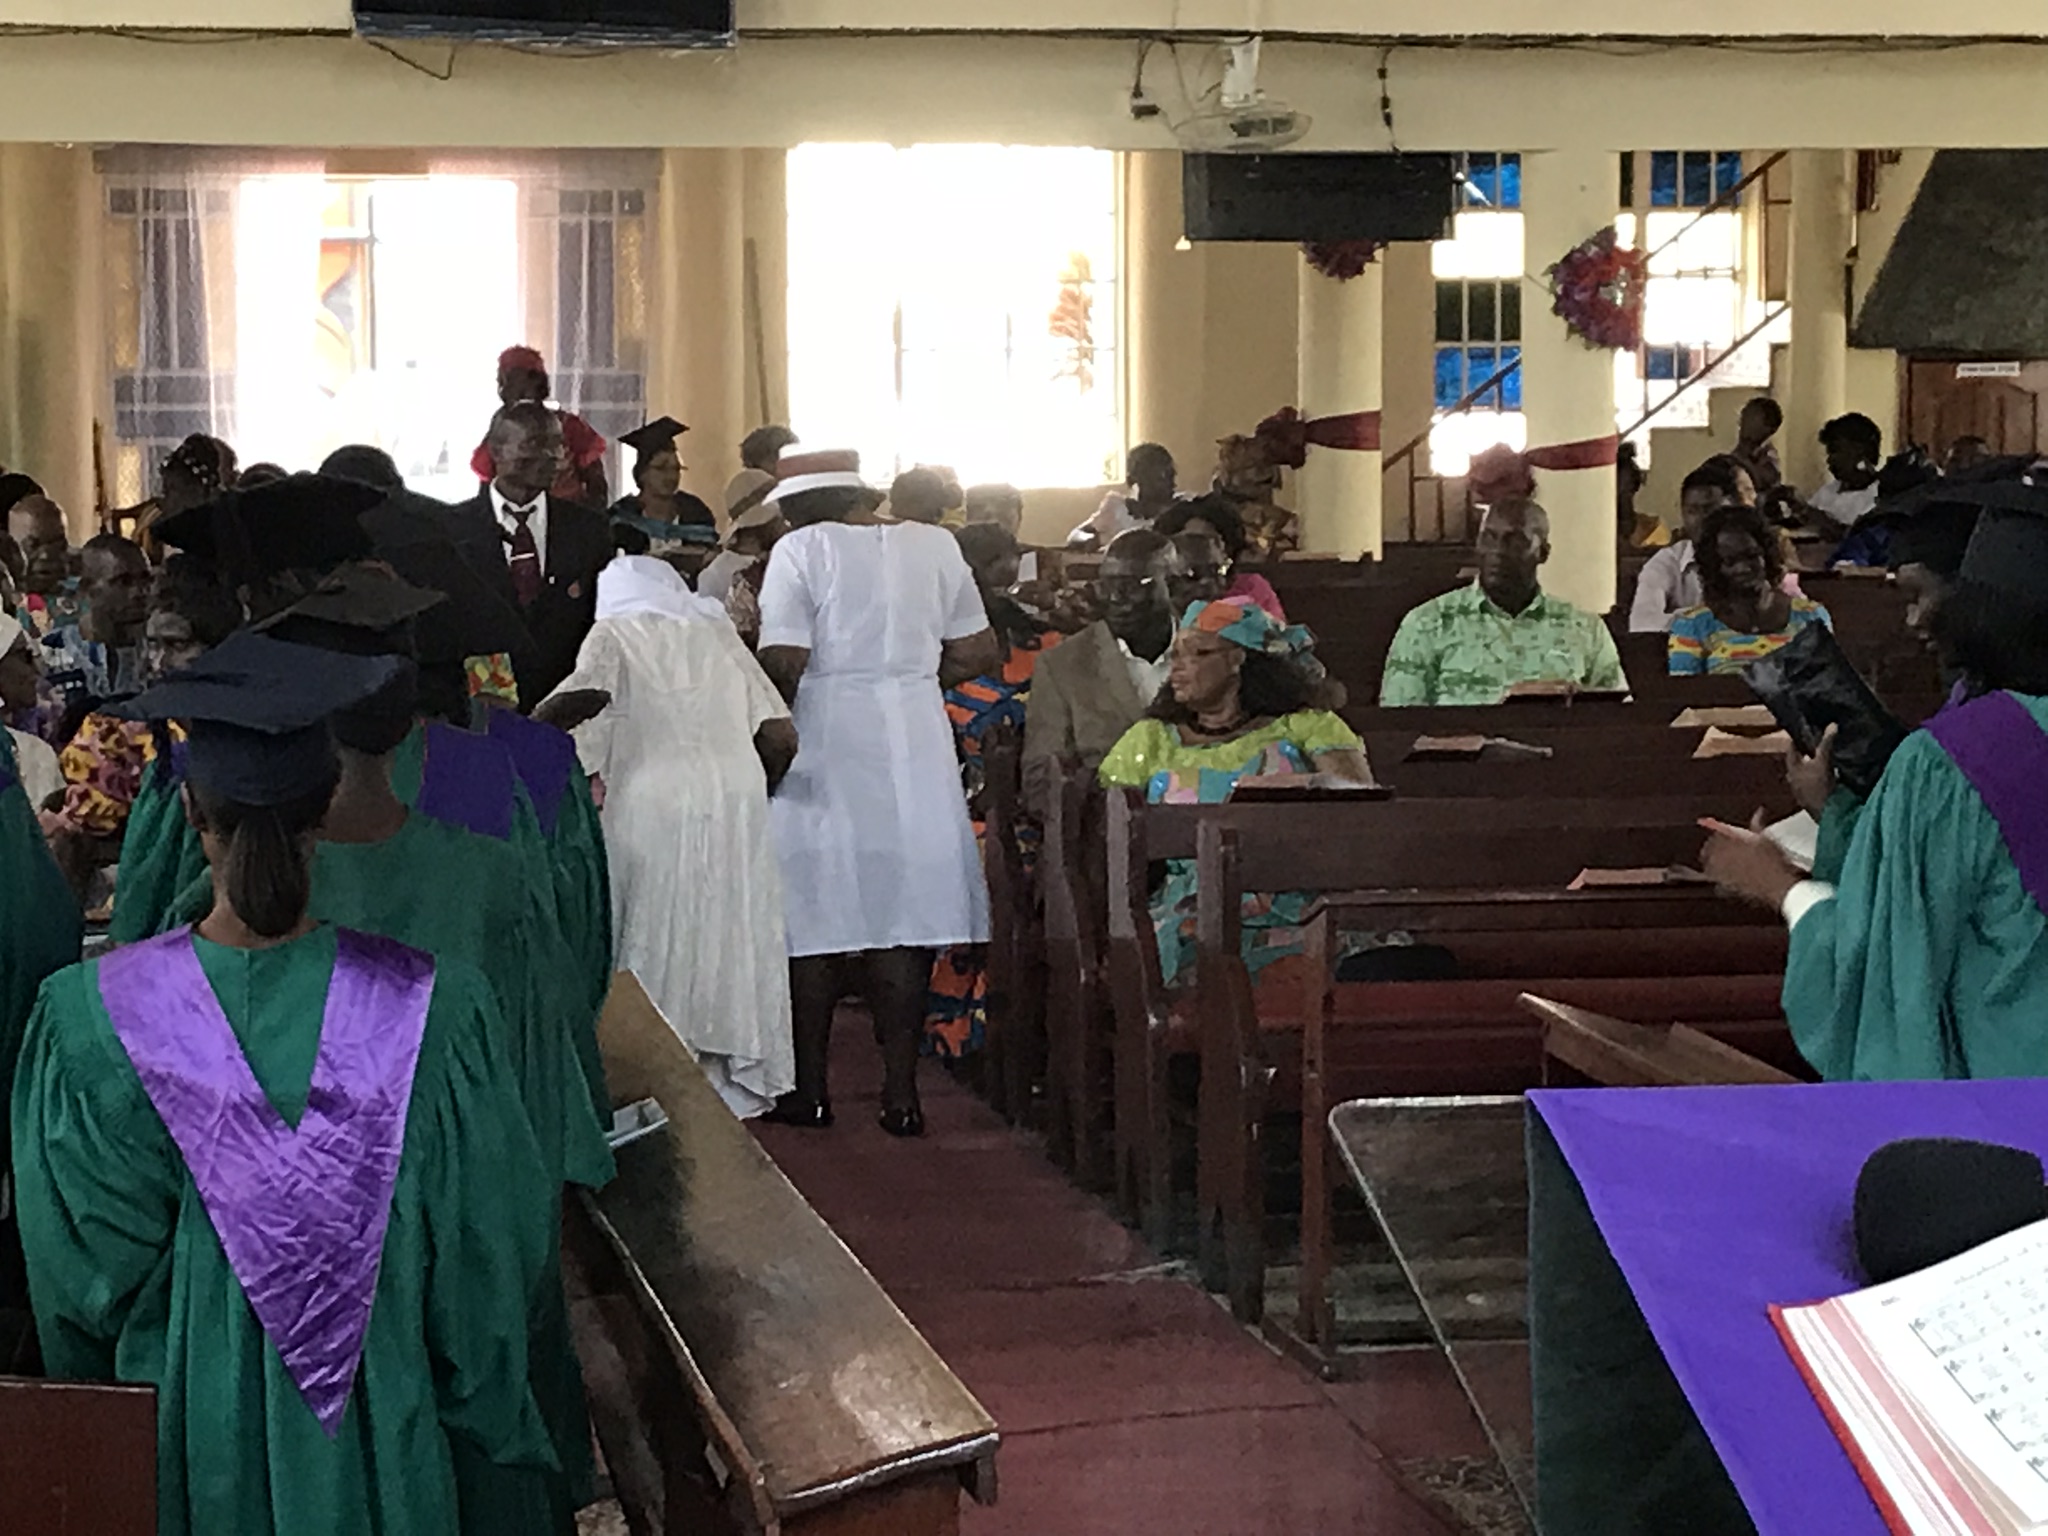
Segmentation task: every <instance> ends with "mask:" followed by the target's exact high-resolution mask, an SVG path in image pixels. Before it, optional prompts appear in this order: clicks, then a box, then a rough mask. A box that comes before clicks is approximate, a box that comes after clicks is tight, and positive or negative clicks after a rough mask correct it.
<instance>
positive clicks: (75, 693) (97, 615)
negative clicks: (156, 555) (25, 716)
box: [35, 533, 151, 747]
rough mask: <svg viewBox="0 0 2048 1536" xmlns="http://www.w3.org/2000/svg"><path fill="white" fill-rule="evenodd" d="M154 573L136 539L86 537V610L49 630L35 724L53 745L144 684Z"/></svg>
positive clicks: (81, 598)
mask: <svg viewBox="0 0 2048 1536" xmlns="http://www.w3.org/2000/svg"><path fill="white" fill-rule="evenodd" d="M150 579H151V578H150V570H149V561H148V560H146V559H145V558H144V557H143V554H142V549H141V547H140V546H139V545H137V544H135V543H134V542H132V541H131V540H128V539H124V538H122V537H121V536H120V535H119V534H117V533H102V534H98V535H95V536H94V537H93V538H91V539H88V540H87V541H86V545H85V549H84V552H83V553H82V554H81V555H80V556H79V580H78V602H79V610H78V615H77V617H76V618H73V619H69V620H66V621H64V622H63V623H60V624H57V625H56V626H54V627H53V628H51V629H50V630H48V631H47V632H46V633H45V634H44V635H43V637H42V648H41V657H40V659H41V662H42V668H43V675H42V681H41V684H40V686H39V687H38V689H37V696H36V727H35V728H36V734H37V735H39V736H41V737H42V738H43V740H45V741H47V742H48V743H50V745H51V746H53V747H61V746H63V745H64V743H65V742H67V741H69V740H70V739H71V736H72V733H73V732H75V731H76V730H77V729H78V726H79V722H80V721H82V720H83V719H84V718H85V717H86V715H87V714H88V713H89V712H90V711H91V710H92V708H93V707H94V706H95V705H96V704H98V703H99V702H100V701H102V700H105V699H111V698H119V697H125V696H128V695H131V694H133V693H134V692H135V691H136V690H137V689H139V688H140V687H141V686H142V676H143V653H142V632H143V626H144V625H145V624H146V623H147V622H148V619H149V590H150Z"/></svg>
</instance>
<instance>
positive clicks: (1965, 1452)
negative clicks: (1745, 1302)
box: [1771, 1222, 2048, 1536]
mask: <svg viewBox="0 0 2048 1536" xmlns="http://www.w3.org/2000/svg"><path fill="white" fill-rule="evenodd" d="M1771 1319H1772V1321H1773V1322H1775V1323H1776V1324H1777V1326H1778V1331H1779V1333H1780V1334H1781V1335H1783V1337H1784V1340H1785V1346H1786V1348H1787V1349H1789V1350H1790V1351H1791V1353H1792V1358H1793V1359H1794V1361H1796V1362H1797V1364H1798V1366H1799V1370H1800V1373H1801V1374H1802V1375H1803V1376H1805V1378H1806V1384H1807V1385H1808V1386H1809V1387H1810V1388H1812V1390H1813V1395H1814V1396H1815V1397H1816V1398H1817V1399H1819V1401H1820V1405H1821V1409H1822V1411H1823V1412H1824V1413H1826V1415H1827V1417H1828V1422H1829V1423H1830V1424H1831V1425H1832V1426H1833V1427H1834V1430H1835V1433H1836V1435H1837V1436H1839V1437H1840V1439H1841V1441H1842V1444H1843V1446H1844V1447H1845V1448H1846V1449H1847V1451H1848V1452H1849V1458H1850V1460H1851V1461H1853V1462H1854V1463H1855V1464H1856V1470H1857V1471H1858V1472H1859V1473H1860V1474H1861V1475H1862V1478H1863V1481H1864V1484H1865V1485H1866V1486H1867V1487H1868V1488H1869V1489H1870V1493H1871V1496H1872V1498H1873V1499H1875V1500H1876V1502H1877V1506H1878V1508H1879V1510H1880V1511H1882V1513H1883V1515H1884V1518H1885V1521H1886V1523H1887V1524H1888V1525H1889V1526H1890V1528H1891V1529H1892V1530H1893V1531H1894V1532H1896V1533H1898V1536H2033V1533H2040V1532H2048V1222H2036V1223H2034V1224H2033V1225H2031V1226H2026V1227H2021V1228H2020V1229H2019V1230H2018V1231H2015V1232H2009V1233H2007V1234H2006V1235H2005V1236H2004V1237H2001V1238H1997V1239H1995V1240H1994V1241H1992V1242H1989V1243H1985V1244H1984V1245H1983V1246H1981V1247H1978V1248H1973V1249H1971V1250H1970V1251H1969V1252H1968V1253H1965V1254H1961V1255H1959V1256H1958V1257H1956V1258H1953V1259H1950V1260H1948V1261H1947V1262H1945V1263H1942V1264H1936V1265H1934V1266H1933V1267H1932V1268H1929V1269H1924V1270H1922V1271H1920V1272H1919V1273H1918V1274H1914V1275H1908V1276H1906V1277H1905V1278H1904V1279H1903V1280H1894V1281H1892V1282H1891V1283H1890V1284H1888V1285H1880V1286H1873V1287H1871V1288H1870V1289H1869V1290H1864V1291H1855V1292H1852V1293H1851V1294H1849V1295H1847V1296H1839V1297H1836V1298H1835V1299H1834V1300H1833V1301H1823V1302H1817V1303H1815V1304H1813V1305H1811V1306H1797V1307H1773V1308H1772V1309H1771Z"/></svg>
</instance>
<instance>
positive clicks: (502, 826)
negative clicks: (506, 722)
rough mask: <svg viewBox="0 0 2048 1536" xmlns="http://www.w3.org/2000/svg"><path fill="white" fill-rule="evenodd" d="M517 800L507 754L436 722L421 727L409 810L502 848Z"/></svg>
mask: <svg viewBox="0 0 2048 1536" xmlns="http://www.w3.org/2000/svg"><path fill="white" fill-rule="evenodd" d="M517 799H518V785H517V782H516V775H515V774H514V772H513V768H512V758H511V754H510V753H508V752H507V751H506V750H505V748H504V747H503V746H502V745H501V744H500V743H498V742H495V741H493V740H491V738H490V737H488V736H479V735H477V734H476V733H475V732H474V731H460V730H457V729H456V728H455V727H454V726H452V725H443V724H441V723H439V722H438V721H437V722H435V723H434V724H432V725H429V726H428V727H427V732H426V741H425V743H424V746H423V751H422V758H421V762H420V797H419V802H418V803H417V804H416V805H415V806H414V807H413V809H414V810H416V811H418V812H419V813H420V814H421V815H422V816H428V817H432V818H433V819H434V820H435V821H440V822H446V823H447V824H448V825H449V826H451V827H460V828H461V829H462V830H463V831H465V832H475V833H478V834H479V835H481V836H483V837H494V838H496V839H497V840H498V841H499V842H501V843H502V842H504V841H505V840H506V839H507V838H509V837H510V836H511V835H512V812H513V808H514V806H515V804H516V803H517Z"/></svg>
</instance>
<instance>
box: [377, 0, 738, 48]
mask: <svg viewBox="0 0 2048 1536" xmlns="http://www.w3.org/2000/svg"><path fill="white" fill-rule="evenodd" d="M356 30H357V31H358V32H361V33H363V34H365V35H366V36H372V37H448V38H475V39H479V40H483V41H492V40H505V41H530V42H610V43H638V44H644V45H652V46H661V47H670V48H718V47H729V46H731V43H732V40H733V0H356Z"/></svg>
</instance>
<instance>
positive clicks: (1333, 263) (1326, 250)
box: [1301, 240, 1384, 283]
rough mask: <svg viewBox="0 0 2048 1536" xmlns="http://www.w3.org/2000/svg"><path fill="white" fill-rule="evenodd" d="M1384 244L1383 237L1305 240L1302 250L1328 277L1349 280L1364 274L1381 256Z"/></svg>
mask: <svg viewBox="0 0 2048 1536" xmlns="http://www.w3.org/2000/svg"><path fill="white" fill-rule="evenodd" d="M1383 244H1384V242H1382V241H1379V240H1304V241H1302V243H1301V254H1302V255H1303V256H1305V257H1307V258H1308V264H1309V265H1310V266H1311V267H1313V268H1314V269H1315V270H1316V271H1318V272H1320V273H1322V275H1323V276H1324V277H1334V278H1335V279H1336V280H1337V281H1338V282H1340V283H1348V282H1350V281H1351V279H1352V278H1354V277H1361V276H1363V275H1364V273H1365V269H1366V268H1367V267H1369V266H1371V265H1372V264H1373V263H1374V262H1375V261H1377V260H1378V259H1379V254H1380V248H1381V246H1382V245H1383Z"/></svg>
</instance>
